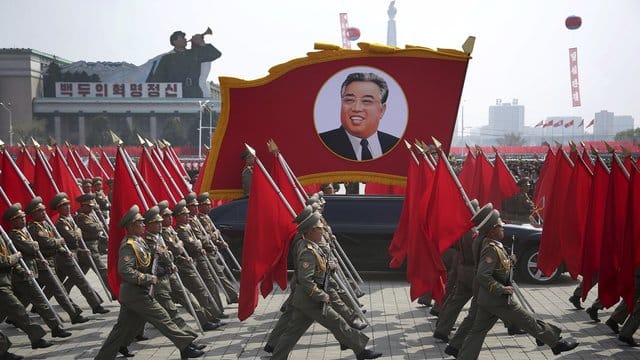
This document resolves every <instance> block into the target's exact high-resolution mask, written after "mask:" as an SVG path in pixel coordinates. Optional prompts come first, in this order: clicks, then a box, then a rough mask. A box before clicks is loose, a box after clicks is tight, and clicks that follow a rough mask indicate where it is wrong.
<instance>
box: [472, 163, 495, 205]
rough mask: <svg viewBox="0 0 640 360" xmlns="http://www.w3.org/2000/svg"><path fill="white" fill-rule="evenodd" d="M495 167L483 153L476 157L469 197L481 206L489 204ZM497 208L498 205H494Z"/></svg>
mask: <svg viewBox="0 0 640 360" xmlns="http://www.w3.org/2000/svg"><path fill="white" fill-rule="evenodd" d="M492 178H493V165H491V162H489V160H487V157H486V156H485V155H484V153H483V152H479V153H478V154H477V155H476V168H475V172H474V176H473V186H472V190H471V192H470V193H468V194H467V195H468V196H469V199H478V202H480V206H483V204H486V203H488V202H489V199H490V191H491V180H492ZM493 205H494V206H496V204H493Z"/></svg>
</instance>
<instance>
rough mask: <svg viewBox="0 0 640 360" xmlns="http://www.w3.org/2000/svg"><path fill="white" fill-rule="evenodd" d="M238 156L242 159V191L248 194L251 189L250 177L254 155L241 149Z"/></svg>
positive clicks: (245, 194)
mask: <svg viewBox="0 0 640 360" xmlns="http://www.w3.org/2000/svg"><path fill="white" fill-rule="evenodd" d="M240 158H241V159H242V160H244V167H243V168H242V193H243V195H244V196H249V191H251V178H252V177H253V163H254V162H255V160H256V157H255V156H253V154H251V152H250V151H249V150H247V149H245V150H244V151H242V155H240Z"/></svg>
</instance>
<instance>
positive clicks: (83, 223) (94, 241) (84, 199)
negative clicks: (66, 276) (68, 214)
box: [75, 193, 109, 284]
mask: <svg viewBox="0 0 640 360" xmlns="http://www.w3.org/2000/svg"><path fill="white" fill-rule="evenodd" d="M94 198H95V195H93V194H91V193H88V194H83V195H80V196H78V198H77V199H76V201H77V202H78V203H79V204H80V208H79V209H78V213H77V214H76V217H75V221H76V224H77V225H78V227H79V228H80V230H81V231H82V239H84V243H85V244H86V245H87V248H88V249H89V253H84V252H79V253H78V261H79V263H80V267H81V268H82V271H83V272H84V273H85V274H86V273H87V271H88V270H89V269H90V268H91V262H90V260H89V259H88V258H86V256H87V255H89V256H91V258H92V259H93V262H94V263H95V264H96V267H97V268H98V271H99V272H100V274H96V275H98V276H100V277H101V278H102V280H103V281H104V283H105V284H108V283H109V281H108V279H107V266H106V265H105V264H104V262H102V258H101V257H100V250H99V247H100V245H99V244H100V243H105V244H106V243H107V239H108V237H107V233H106V232H105V229H104V228H103V226H102V224H101V223H100V222H99V221H98V220H96V218H95V217H93V216H91V213H92V212H93V204H94V201H93V200H94Z"/></svg>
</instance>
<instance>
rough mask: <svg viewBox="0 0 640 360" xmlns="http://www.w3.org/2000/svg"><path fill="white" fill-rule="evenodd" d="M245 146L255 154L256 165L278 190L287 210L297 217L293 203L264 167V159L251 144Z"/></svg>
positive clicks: (274, 188)
mask: <svg viewBox="0 0 640 360" xmlns="http://www.w3.org/2000/svg"><path fill="white" fill-rule="evenodd" d="M244 146H245V147H246V148H247V150H249V152H250V153H251V155H253V157H255V158H256V165H258V167H259V168H260V170H262V172H263V173H264V175H265V177H266V178H267V180H268V181H269V184H271V187H273V190H275V191H276V193H277V194H278V196H279V197H280V200H282V203H283V204H284V205H285V206H286V207H287V210H289V213H290V214H291V216H292V217H294V218H295V217H296V215H297V214H296V212H295V211H293V208H292V207H291V205H290V204H289V202H288V201H287V198H285V197H284V194H283V193H282V191H280V188H279V187H278V185H276V183H275V182H274V181H273V178H272V177H271V175H269V173H268V172H267V170H266V169H265V168H264V165H263V164H262V161H260V159H258V157H257V156H256V151H255V149H254V148H252V147H251V146H249V145H247V144H246V143H245V144H244Z"/></svg>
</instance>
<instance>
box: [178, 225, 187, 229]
mask: <svg viewBox="0 0 640 360" xmlns="http://www.w3.org/2000/svg"><path fill="white" fill-rule="evenodd" d="M178 229H180V230H187V224H180V225H178Z"/></svg>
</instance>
